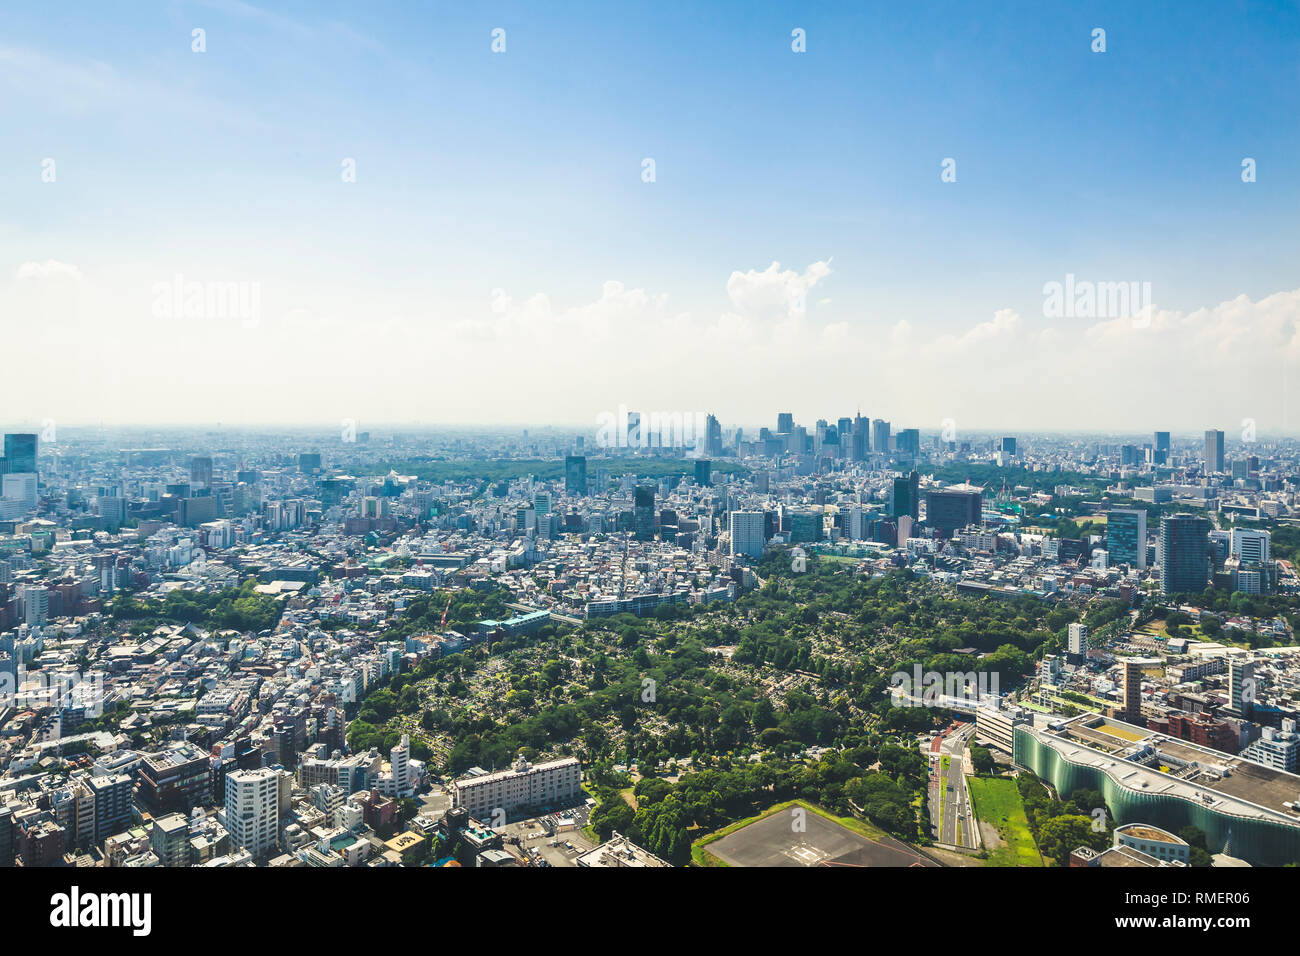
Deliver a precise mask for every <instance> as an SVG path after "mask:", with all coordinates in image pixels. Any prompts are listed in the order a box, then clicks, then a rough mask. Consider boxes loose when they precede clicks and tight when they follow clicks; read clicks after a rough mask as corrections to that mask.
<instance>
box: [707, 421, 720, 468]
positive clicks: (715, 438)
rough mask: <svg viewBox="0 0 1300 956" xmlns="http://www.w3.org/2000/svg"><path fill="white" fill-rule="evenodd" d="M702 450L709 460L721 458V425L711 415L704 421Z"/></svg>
mask: <svg viewBox="0 0 1300 956" xmlns="http://www.w3.org/2000/svg"><path fill="white" fill-rule="evenodd" d="M704 448H705V451H706V453H707V454H708V455H709V456H710V457H711V458H721V457H722V425H721V424H720V423H719V422H718V420H717V418H715V417H714V416H712V415H710V416H709V417H708V418H706V419H705V420H704Z"/></svg>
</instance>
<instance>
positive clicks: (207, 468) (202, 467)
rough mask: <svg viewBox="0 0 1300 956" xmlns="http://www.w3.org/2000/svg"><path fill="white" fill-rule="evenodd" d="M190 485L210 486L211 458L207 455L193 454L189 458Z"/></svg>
mask: <svg viewBox="0 0 1300 956" xmlns="http://www.w3.org/2000/svg"><path fill="white" fill-rule="evenodd" d="M190 487H191V488H211V487H212V459H211V458H210V457H209V456H207V455H195V456H194V457H193V458H191V459H190Z"/></svg>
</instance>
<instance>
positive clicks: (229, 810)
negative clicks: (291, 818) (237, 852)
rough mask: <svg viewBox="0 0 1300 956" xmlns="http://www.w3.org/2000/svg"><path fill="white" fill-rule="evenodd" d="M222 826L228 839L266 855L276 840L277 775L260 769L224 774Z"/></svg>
mask: <svg viewBox="0 0 1300 956" xmlns="http://www.w3.org/2000/svg"><path fill="white" fill-rule="evenodd" d="M224 813H225V821H224V822H225V827H226V830H227V831H228V832H229V833H230V842H231V843H232V844H234V845H235V846H237V847H241V848H243V849H245V850H247V851H248V852H249V853H251V854H252V855H253V856H254V857H261V856H265V855H266V853H267V852H268V851H269V850H271V849H272V848H273V847H274V846H275V845H276V843H277V836H278V830H279V823H280V774H279V772H278V771H276V770H272V769H271V768H269V767H264V768H263V769H261V770H235V771H232V772H231V773H229V774H227V775H226V807H225V811H224Z"/></svg>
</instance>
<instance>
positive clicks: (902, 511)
mask: <svg viewBox="0 0 1300 956" xmlns="http://www.w3.org/2000/svg"><path fill="white" fill-rule="evenodd" d="M920 481H921V477H920V475H918V474H917V473H916V472H915V471H914V472H912V473H911V474H910V475H907V476H906V477H899V478H895V479H894V483H893V488H892V489H891V491H890V496H889V516H890V517H891V518H899V517H902V516H903V515H910V516H911V517H912V518H913V519H919V518H920V517H921V495H920Z"/></svg>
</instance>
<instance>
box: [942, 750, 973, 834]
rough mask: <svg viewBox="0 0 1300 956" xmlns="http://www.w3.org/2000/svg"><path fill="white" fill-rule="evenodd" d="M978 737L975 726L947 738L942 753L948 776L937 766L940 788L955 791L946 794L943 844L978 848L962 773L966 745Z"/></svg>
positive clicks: (944, 799)
mask: <svg viewBox="0 0 1300 956" xmlns="http://www.w3.org/2000/svg"><path fill="white" fill-rule="evenodd" d="M974 733H975V728H974V726H971V725H963V726H962V727H961V728H960V729H958V730H956V731H954V732H953V733H950V734H948V735H947V736H945V737H944V738H943V742H942V743H941V745H940V753H941V754H943V755H945V756H947V757H948V772H947V773H946V774H944V773H943V772H942V770H941V769H940V765H941V760H935V762H934V763H935V771H936V775H937V776H938V777H939V781H938V786H939V787H943V788H948V787H951V788H952V789H951V790H947V792H946V793H944V794H942V800H943V804H944V806H943V819H942V820H941V821H940V825H939V842H940V843H946V844H948V845H950V846H961V847H968V848H970V849H974V848H975V837H974V834H973V832H972V831H973V828H974V827H975V823H974V822H973V821H972V820H971V812H970V797H969V796H968V795H967V793H966V775H965V774H964V773H962V759H963V756H964V755H965V753H966V745H967V744H968V743H969V742H970V738H971V736H972V735H973V734H974ZM938 799H939V796H938V795H936V802H937V801H938ZM959 823H960V827H959V826H958V824H959Z"/></svg>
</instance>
